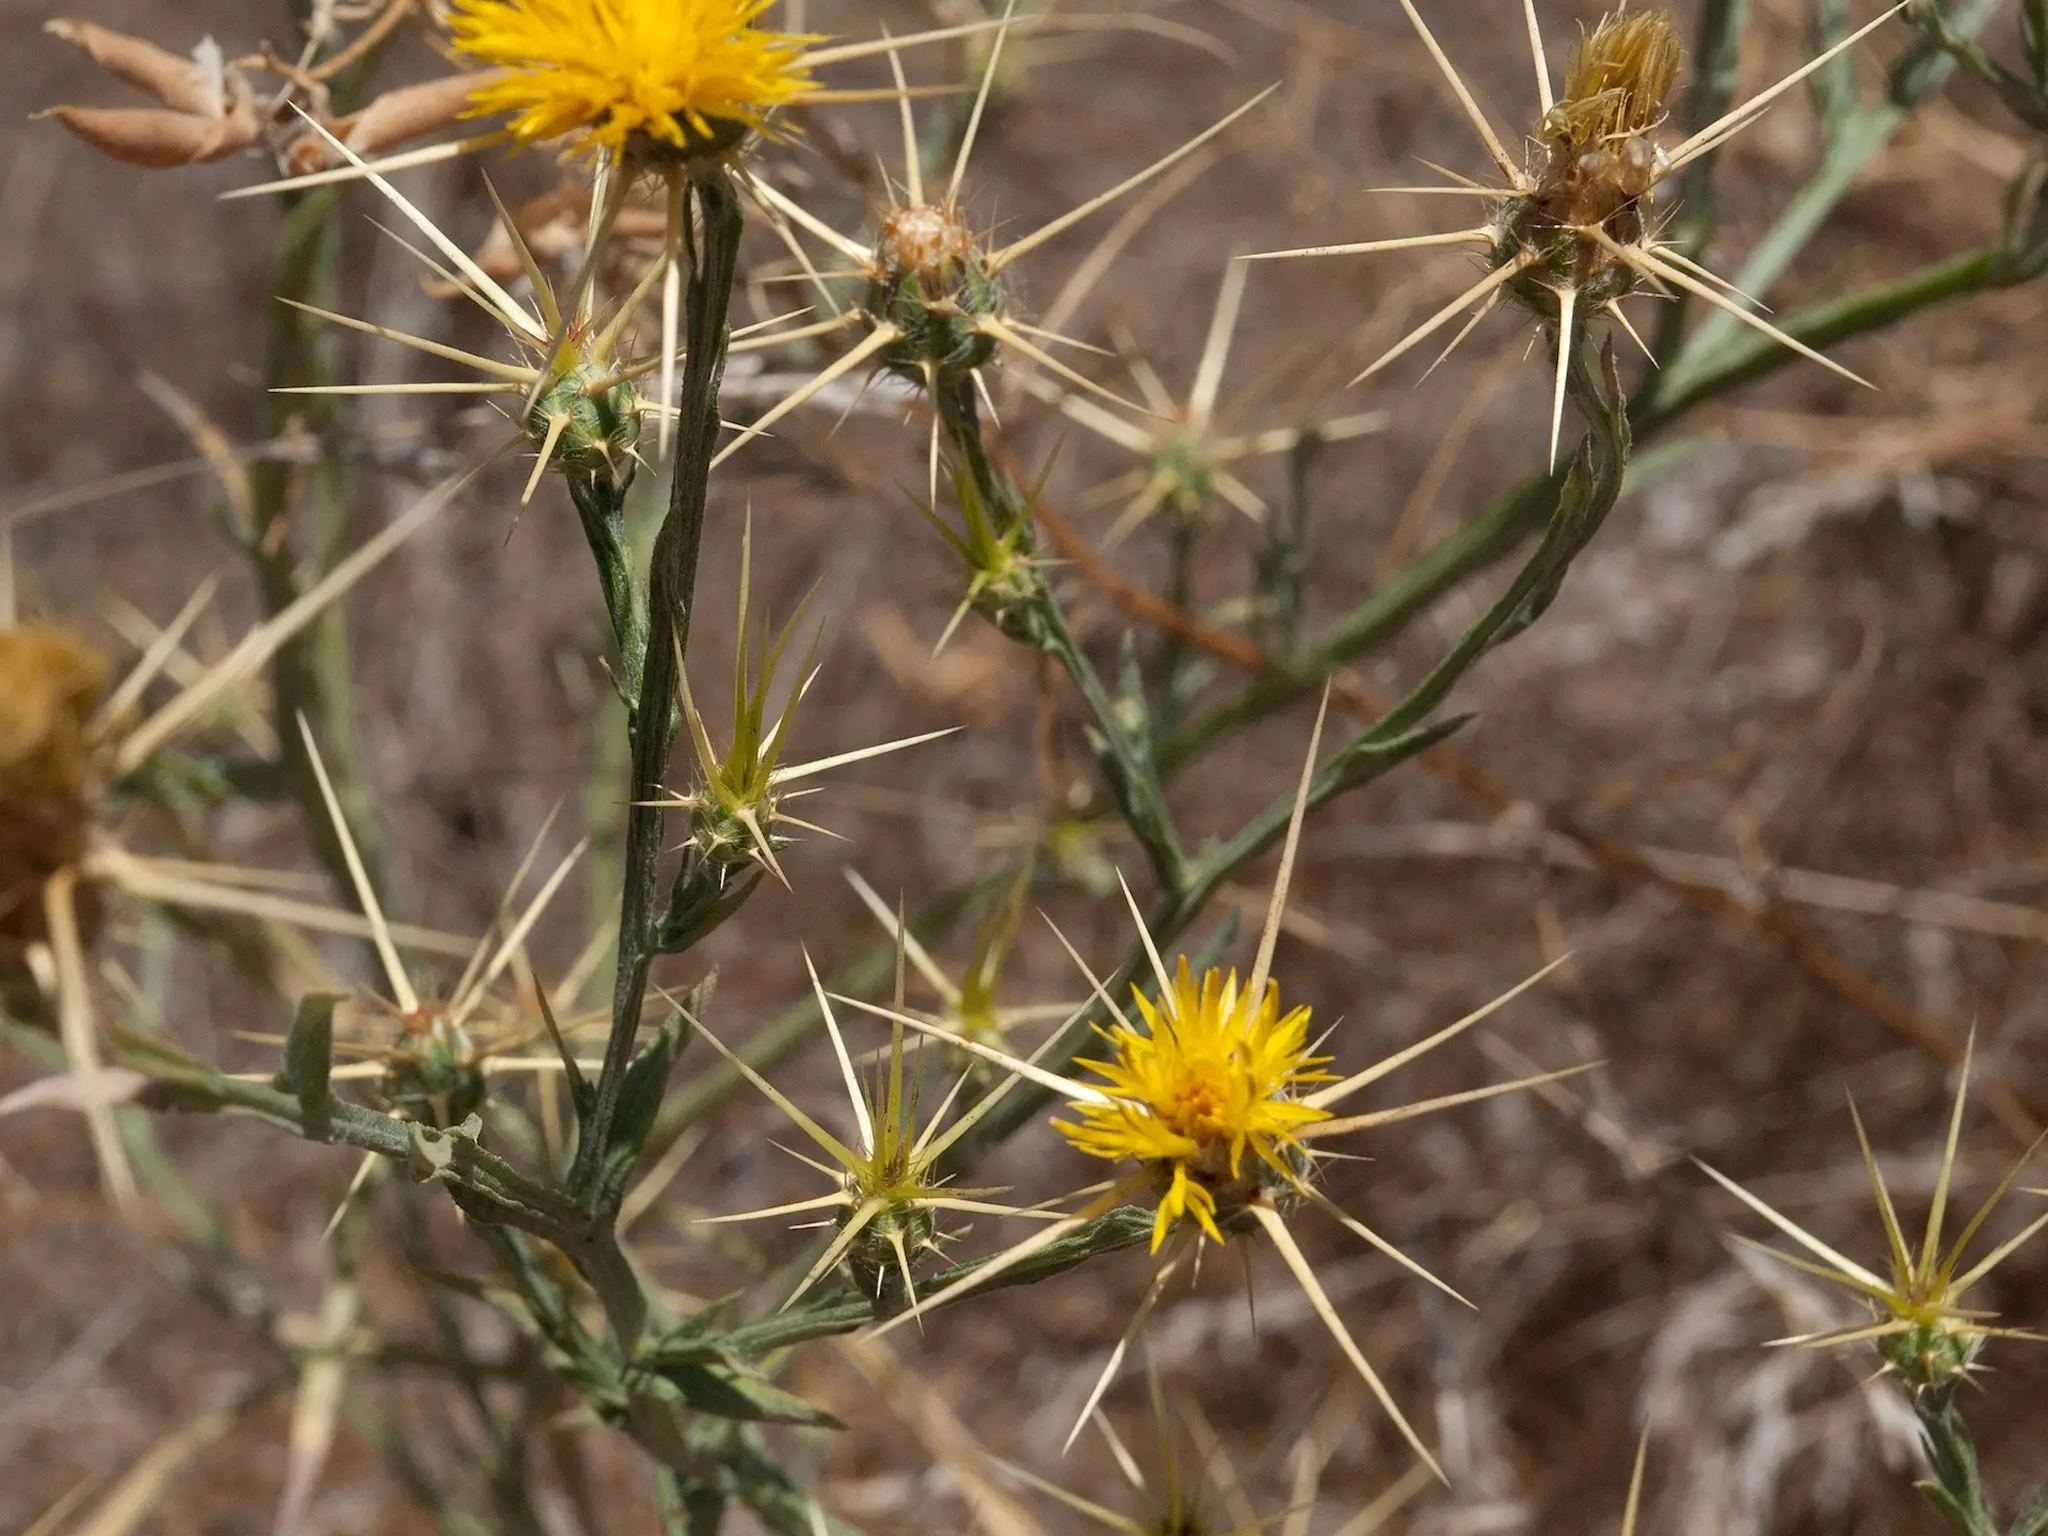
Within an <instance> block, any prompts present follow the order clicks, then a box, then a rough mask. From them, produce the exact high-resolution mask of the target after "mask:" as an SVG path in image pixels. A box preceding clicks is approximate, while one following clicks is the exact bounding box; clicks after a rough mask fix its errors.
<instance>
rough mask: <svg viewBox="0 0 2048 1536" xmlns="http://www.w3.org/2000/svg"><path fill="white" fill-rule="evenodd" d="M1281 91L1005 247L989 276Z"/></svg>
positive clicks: (1169, 165)
mask: <svg viewBox="0 0 2048 1536" xmlns="http://www.w3.org/2000/svg"><path fill="white" fill-rule="evenodd" d="M1279 88H1280V87H1279V86H1278V85H1277V84H1274V85H1269V86H1267V87H1266V88H1265V89H1264V90H1263V91H1261V92H1259V94H1258V95H1256V96H1254V97H1253V98H1252V99H1251V100H1250V101H1248V102H1246V103H1245V104H1244V105H1243V106H1241V107H1239V108H1238V109H1237V110H1236V111H1234V112H1232V113H1230V114H1229V115H1228V116H1227V117H1225V118H1223V119H1222V120H1221V121H1219V122H1217V123H1215V124H1213V125H1212V126H1211V127H1208V128H1205V129H1204V130H1203V131H1202V132H1200V133H1198V134H1196V135H1195V136H1194V137H1193V138H1191V139H1189V140H1188V141H1187V142H1186V143H1185V144H1183V145H1181V146H1180V148H1178V149H1176V150H1174V151H1172V152H1171V153H1170V154H1167V155H1165V156H1163V157H1161V158H1160V159H1158V160H1155V161H1154V162H1153V163H1152V164H1151V165H1149V166H1147V167H1146V168H1145V169H1144V170H1142V171H1139V172H1138V173H1137V174H1136V175H1135V176H1129V177H1126V178H1125V179H1124V180H1122V181H1120V182H1118V183H1117V184H1116V185H1115V186H1113V187H1111V188H1110V189H1109V190H1108V191H1107V192H1103V193H1100V194H1098V195H1097V196H1095V197H1091V198H1090V199H1089V200H1088V201H1087V202H1085V203H1083V204H1081V205H1080V207H1078V208H1075V209H1073V210H1071V211H1070V212H1067V213H1064V214H1061V215H1060V216H1059V217H1058V218H1056V219H1054V220H1053V221H1052V222H1051V223H1049V224H1045V225H1042V226H1041V227H1039V228H1038V229H1036V230H1033V231H1032V232H1031V233H1030V234H1028V235H1025V236H1024V237H1023V238H1021V239H1019V240H1016V241H1013V242H1012V243H1011V244H1009V245H1006V246H1004V247H1003V248H1002V249H1001V250H999V251H996V252H994V253H993V254H992V255H990V256H989V258H988V261H987V267H988V271H989V273H990V274H991V275H994V274H996V273H999V272H1001V271H1003V269H1004V268H1006V267H1008V266H1009V265H1010V264H1011V263H1012V262H1014V261H1016V260H1017V259H1018V258H1019V257H1021V256H1026V255H1029V254H1030V253H1031V252H1032V251H1035V250H1037V249H1038V248H1039V247H1040V246H1041V245H1044V244H1045V243H1046V242H1047V241H1048V240H1052V239H1055V238H1057V237H1058V236H1060V235H1063V234H1065V233H1066V232H1067V231H1068V230H1069V229H1072V228H1073V227H1074V226H1075V225H1076V224H1079V223H1081V222H1082V221H1083V220H1084V219H1087V218H1090V217H1092V216H1093V215H1094V214H1096V213H1098V212H1100V211H1101V210H1102V209H1104V208H1106V207H1108V206H1109V205H1110V204H1111V203H1113V202H1115V201H1116V200H1117V199H1118V198H1120V197H1123V196H1124V195H1125V194H1127V193H1130V192H1134V191H1136V190H1137V189H1138V188H1139V187H1142V186H1143V185H1145V183H1146V182H1148V181H1150V180H1152V178H1153V177H1155V176H1157V175H1159V174H1160V173H1161V172H1162V171H1166V170H1169V169H1171V168H1172V167H1173V166H1175V165H1177V164H1178V163H1179V162H1180V161H1182V160H1185V159H1186V158H1187V157H1188V156H1189V155H1191V154H1193V153H1194V152H1195V151H1196V150H1198V149H1200V148H1201V147H1202V146H1203V145H1204V144H1207V143H1208V142H1209V141H1210V140H1211V139H1213V138H1215V137H1216V136H1217V135H1218V134H1220V133H1223V132H1225V131H1226V130H1227V129H1229V128H1230V127H1231V125H1232V124H1234V123H1236V121H1237V120H1238V119H1239V118H1241V117H1243V116H1244V115H1245V114H1246V113H1247V112H1249V111H1251V110H1252V109H1253V108H1254V107H1256V106H1258V105H1259V104H1260V103H1261V102H1263V101H1264V100H1265V99H1266V98H1267V97H1268V96H1270V95H1272V94H1273V92H1275V91H1277V90H1278V89H1279Z"/></svg>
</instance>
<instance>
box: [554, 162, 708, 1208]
mask: <svg viewBox="0 0 2048 1536" xmlns="http://www.w3.org/2000/svg"><path fill="white" fill-rule="evenodd" d="M692 189H693V190H694V192H695V193H696V203H697V207H698V209H699V210H700V212H701V216H702V225H703V229H702V238H701V250H700V249H699V242H698V240H697V239H696V238H695V236H694V234H693V235H692V237H691V238H688V239H686V240H685V241H684V242H683V249H684V250H685V251H687V252H688V253H689V256H690V258H691V271H690V280H689V284H688V292H687V295H686V298H685V309H684V318H685V330H686V339H687V346H688V349H689V350H688V352H687V354H686V356H685V358H684V364H683V380H682V396H681V402H680V406H681V409H680V414H679V416H678V418H677V434H676V457H675V467H674V471H673V477H672V479H671V481H670V484H669V507H668V516H667V517H666V518H665V519H664V520H663V522H662V525H661V530H660V532H659V533H657V534H656V535H655V539H654V554H653V559H652V561H651V568H650V571H649V576H648V602H647V629H648V632H647V643H646V645H645V647H644V648H643V652H642V654H643V656H644V658H645V662H644V665H643V667H642V669H641V676H640V680H639V694H638V703H637V705H636V707H635V709H634V711H633V723H632V732H633V779H632V788H631V794H630V795H629V797H628V798H629V805H628V809H627V813H626V842H625V877H624V880H623V881H622V885H623V891H622V893H621V897H620V902H619V959H618V971H617V980H616V982H615V985H614V990H613V994H612V1025H611V1035H610V1037H609V1038H608V1039H607V1040H606V1042H605V1053H604V1067H603V1071H602V1073H601V1075H600V1076H599V1078H598V1083H597V1096H596V1102H595V1104H594V1106H593V1108H592V1111H591V1114H590V1118H589V1120H588V1121H587V1123H586V1124H585V1125H584V1127H583V1135H582V1140H581V1142H580V1143H579V1144H578V1146H577V1151H576V1166H575V1169H574V1171H573V1173H572V1176H571V1187H572V1188H575V1189H578V1190H581V1191H584V1192H585V1193H586V1194H587V1195H588V1196H589V1197H590V1198H591V1199H592V1200H595V1199H596V1198H597V1196H598V1180H597V1178H596V1177H595V1175H596V1173H597V1170H598V1169H599V1168H601V1167H602V1166H603V1165H604V1159H605V1155H606V1153H607V1152H608V1151H609V1150H610V1139H609V1138H610V1135H611V1127H612V1117H613V1115H614V1114H615V1113H616V1111H617V1109H618V1099H619V1089H620V1087H621V1085H622V1084H623V1082H624V1080H625V1072H626V1067H627V1066H628V1064H629V1063H630V1062H631V1061H632V1058H633V1045H634V1041H635V1039H636V1038H637V1036H638V1034H639V1030H640V1010H641V1005H642V1003H643V1002H644V1001H645V999H646V995H647V979H648V970H649V967H650V966H651V964H652V963H653V959H654V954H655V949H656V939H657V934H656V926H657V914H656V911H655V907H656V897H657V892H658V890H659V883H658V882H659V875H660V863H661V841H662V824H663V820H664V818H663V815H662V810H661V807H660V805H659V804H658V803H656V802H657V801H658V800H659V797H660V794H661V786H662V777H663V775H664V774H665V773H666V772H667V768H668V754H669V748H670V747H671V746H672V745H673V744H674V741H675V729H676V708H675V699H676V691H677V686H678V683H679V681H680V677H681V674H680V671H679V669H680V667H681V665H682V661H683V657H684V655H685V653H686V652H687V651H688V649H689V644H690V619H691V615H692V613H693V611H694V609H695V605H696V584H697V555H698V550H699V548H700V547H701V545H702V543H703V537H704V509H705V503H706V500H707V498H708V496H709V491H710V480H711V461H712V458H713V457H714V456H715V454H716V451H717V446H718V427H719V415H718V390H719V384H720V383H721V381H722V380H723V378H724V376H725V355H726V345H727V342H728V340H729V330H728V325H727V314H728V311H729V309H730V307H731V303H732V289H733V279H734V275H735V273H736V271H737V268H738V265H739V247H740V234H741V231H742V229H743V227H744V217H743V214H742V212H741V207H740V201H739V198H738V196H737V194H736V193H735V192H734V190H733V187H732V184H731V182H730V181H729V180H728V179H727V177H726V173H725V171H724V168H723V167H721V166H715V165H714V166H711V167H708V168H706V169H705V170H703V171H702V172H700V173H698V174H696V175H695V176H694V177H693V182H692Z"/></svg>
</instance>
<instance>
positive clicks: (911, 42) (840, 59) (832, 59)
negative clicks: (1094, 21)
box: [804, 16, 1037, 100]
mask: <svg viewBox="0 0 2048 1536" xmlns="http://www.w3.org/2000/svg"><path fill="white" fill-rule="evenodd" d="M1011 25H1016V26H1019V27H1030V26H1035V25H1037V22H1036V20H1035V19H1034V18H1032V17H1029V16H1027V17H1025V18H1024V19H1023V20H1022V21H1020V22H1016V23H1012V22H1011V21H1010V20H1009V18H1008V17H1001V18H997V19H994V20H989V21H969V22H962V23H961V24H960V25H958V26H953V27H935V28H933V29H931V30H930V31H927V32H906V33H904V34H903V36H901V37H892V38H890V39H888V40H887V41H881V42H878V41H874V40H870V41H867V42H863V43H841V44H839V45H838V46H837V47H834V48H816V49H812V50H811V51H810V52H808V53H806V54H805V55H804V66H805V68H807V69H823V68H824V67H825V66H827V65H829V64H846V63H850V62H852V61H853V60H855V59H871V58H873V57H874V56H875V55H876V54H878V53H892V52H894V51H895V50H896V49H899V48H919V47H922V46H923V45H924V44H926V43H944V42H950V41H951V40H952V39H954V38H956V37H974V36H976V35H978V34H980V33H983V32H995V31H1000V30H1002V29H1003V28H1006V27H1009V26H1011ZM812 99H814V100H815V99H816V98H812Z"/></svg>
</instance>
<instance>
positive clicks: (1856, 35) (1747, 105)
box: [1403, 0, 1912, 180]
mask: <svg viewBox="0 0 2048 1536" xmlns="http://www.w3.org/2000/svg"><path fill="white" fill-rule="evenodd" d="M1403 3H1404V4H1405V3H1407V0H1403ZM1911 3H1912V0H1899V4H1897V5H1894V6H1892V7H1891V8H1890V9H1889V10H1887V11H1885V12H1884V14H1882V15H1881V16H1879V17H1878V18H1877V19H1876V20H1875V21H1872V22H1870V23H1868V24H1867V25H1865V26H1862V27H1859V28H1858V29H1857V30H1856V31H1854V32H1852V33H1850V34H1849V35H1848V36H1847V37H1845V38H1843V39H1842V40H1841V41H1840V42H1839V43H1836V44H1835V45H1834V46H1833V47H1832V48H1829V49H1828V50H1826V51H1825V52H1824V53H1822V54H1820V55H1819V56H1818V57H1817V58H1814V59H1811V60H1809V61H1808V62H1807V63H1806V64H1805V65H1804V66H1802V67H1801V68H1799V69H1796V70H1794V71H1793V72H1792V73H1791V74H1789V75H1787V76H1786V77H1785V78H1784V79H1782V80H1780V81H1779V82H1778V83H1777V84H1776V85H1773V86H1771V87H1770V88H1769V89H1768V90H1764V91H1760V92H1758V93H1757V94H1756V95H1754V96H1752V97H1750V98H1749V100H1747V101H1745V102H1743V103H1742V104H1741V105H1740V106H1737V107H1733V108H1731V109H1730V110H1729V111H1727V112H1725V113H1723V114H1722V115H1721V116H1720V117H1718V118H1716V119H1715V120H1714V121H1713V122H1711V123H1709V124H1707V126H1706V127H1704V128H1702V129H1700V130H1699V131H1698V132H1697V133H1695V134H1693V135H1692V137H1690V138H1688V139H1687V140H1686V141H1685V142H1684V143H1683V144H1681V145H1679V146H1678V148H1676V149H1675V150H1673V151H1672V152H1671V155H1670V158H1669V161H1668V163H1667V164H1665V165H1664V166H1663V167H1661V170H1660V175H1659V179H1660V180H1661V179H1665V178H1668V177H1670V176H1671V175H1673V174H1674V173H1676V172H1678V171H1680V170H1683V169H1684V168H1685V165H1686V163H1687V162H1688V161H1690V160H1693V159H1696V158H1698V157H1699V156H1700V155H1702V154H1705V153H1706V152H1707V151H1708V150H1710V149H1712V148H1714V147H1715V145H1716V144H1718V143H1719V142H1720V141H1721V139H1722V138H1724V137H1726V136H1727V135H1729V134H1732V133H1735V132H1737V131H1739V130H1740V129H1741V128H1743V127H1744V126H1746V125H1747V124H1748V122H1749V121H1750V119H1752V118H1753V117H1755V116H1756V115H1757V114H1758V113H1760V112H1762V111H1763V110H1764V109H1765V108H1766V107H1768V106H1770V105H1771V103H1773V102H1774V101H1776V100H1777V99H1778V98H1779V97H1780V96H1782V95H1784V94H1785V93H1786V92H1787V91H1789V90H1791V89H1792V87H1793V86H1795V85H1797V84H1798V83H1799V82H1800V81H1802V80H1804V79H1805V78H1806V77H1807V76H1808V75H1810V74H1812V73H1813V72H1814V71H1815V70H1818V69H1821V68H1823V67H1825V66H1826V65H1827V64H1828V62H1829V61H1830V60H1832V59H1834V58H1835V57H1837V56H1838V55H1840V54H1841V53H1843V52H1845V51H1846V50H1848V49H1850V48H1853V47H1855V46H1856V44H1858V43H1860V42H1861V41H1863V39H1864V38H1866V37H1868V36H1869V35H1870V34H1871V33H1873V32H1875V31H1876V30H1877V29H1878V28H1879V27H1881V26H1883V25H1884V24H1885V23H1886V22H1888V21H1890V20H1891V19H1892V18H1893V17H1894V16H1896V15H1898V14H1899V12H1901V11H1903V10H1904V9H1906V7H1907V6H1908V5H1910V4H1911Z"/></svg>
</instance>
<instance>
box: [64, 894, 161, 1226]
mask: <svg viewBox="0 0 2048 1536" xmlns="http://www.w3.org/2000/svg"><path fill="white" fill-rule="evenodd" d="M77 891H78V872H77V871H76V870H74V869H68V868H67V869H60V870H58V871H57V872H56V873H55V874H54V875H52V876H50V878H49V879H47V880H45V881H44V882H43V892H42V895H43V929H44V932H45V933H46V934H47V935H48V942H49V956H50V960H51V970H52V971H53V972H54V973H55V980H56V1002H57V1034H58V1038H59V1039H60V1040H61V1041H62V1042H63V1046H64V1059H65V1064H66V1066H67V1067H68V1068H69V1070H70V1074H71V1079H72V1081H73V1082H74V1083H75V1084H76V1085H77V1099H78V1102H79V1104H80V1106H81V1108H82V1110H83V1112H84V1115H85V1124H86V1130H87V1131H88V1132H89V1133H90V1135H91V1139H92V1150H93V1157H94V1159H95V1160H96V1161H97V1162H98V1164H99V1172H100V1184H101V1187H102V1188H103V1189H104V1190H105V1191H106V1194H107V1199H108V1200H109V1201H110V1202H112V1204H113V1206H114V1209H115V1210H117V1211H118V1212H120V1213H121V1215H122V1216H123V1217H132V1216H133V1215H134V1214H135V1213H136V1209H137V1207H138V1205H139V1203H140V1199H141V1195H140V1192H139V1191H138V1189H137V1188H136V1183H135V1170H134V1167H133V1165H131V1164H130V1162H129V1160H128V1148H127V1145H126V1144H125V1143H124V1142H123V1141H122V1140H121V1129H120V1126H119V1125H118V1124H117V1123H116V1122H115V1119H114V1106H113V1104H112V1102H111V1101H110V1100H109V1099H108V1096H107V1090H106V1087H105V1084H106V1074H105V1072H104V1070H103V1069H102V1066H101V1063H100V1046H99V1031H98V1026H97V1024H96V1023H95V1021H94V1018H93V1006H92V992H91V990H90V989H91V985H92V984H91V981H90V980H89V979H88V977H87V975H86V969H85V943H84V940H83V939H82V938H81V937H80V936H79V931H78V907H77Z"/></svg>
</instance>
